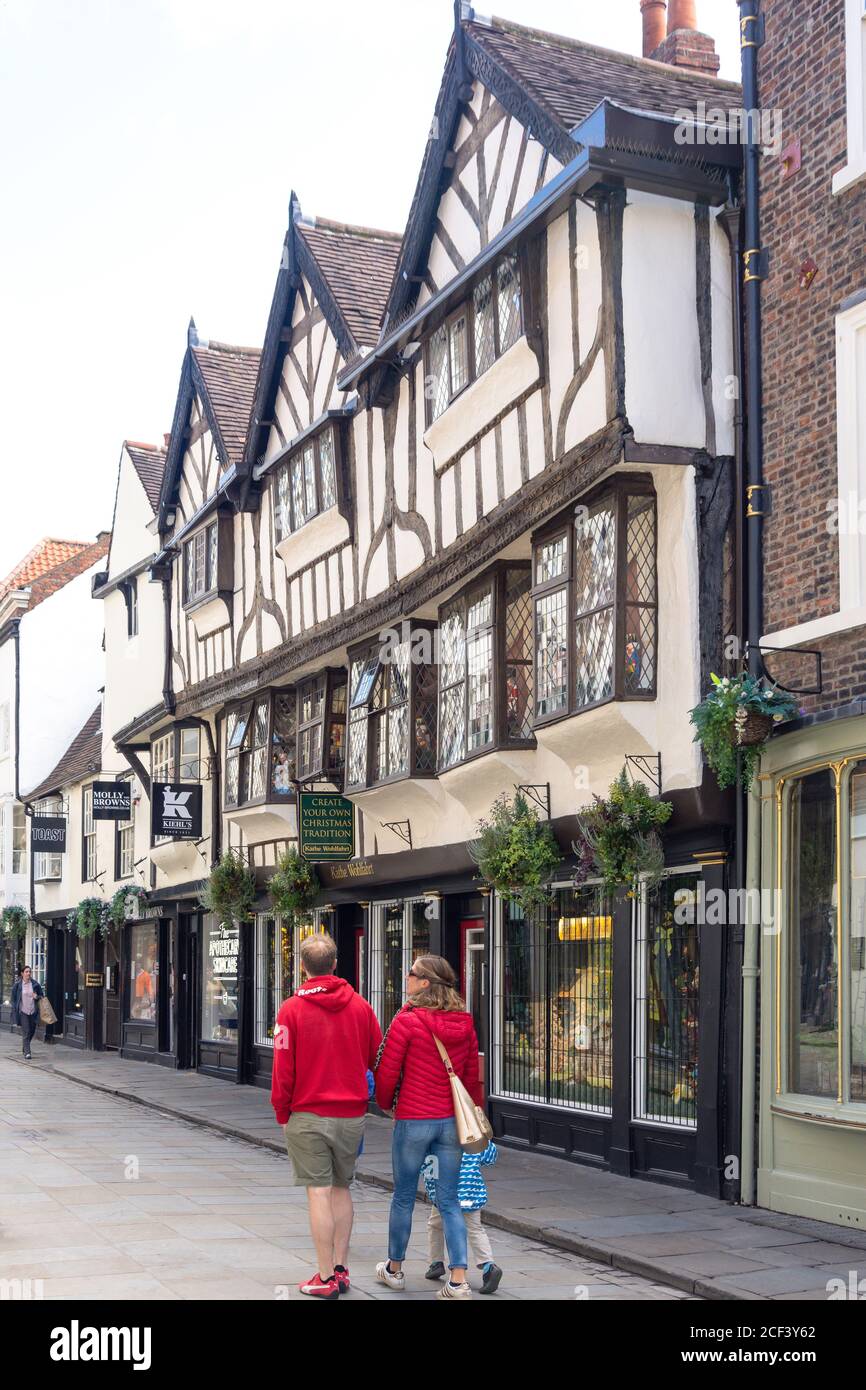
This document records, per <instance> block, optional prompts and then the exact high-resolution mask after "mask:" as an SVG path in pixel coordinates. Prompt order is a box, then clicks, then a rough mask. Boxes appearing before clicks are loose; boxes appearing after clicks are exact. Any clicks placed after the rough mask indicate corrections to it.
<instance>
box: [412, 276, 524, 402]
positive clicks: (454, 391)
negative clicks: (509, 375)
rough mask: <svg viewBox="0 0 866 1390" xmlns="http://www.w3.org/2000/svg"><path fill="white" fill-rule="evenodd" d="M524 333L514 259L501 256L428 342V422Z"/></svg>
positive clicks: (518, 283)
mask: <svg viewBox="0 0 866 1390" xmlns="http://www.w3.org/2000/svg"><path fill="white" fill-rule="evenodd" d="M522 331H523V327H522V320H521V303H520V272H519V269H518V264H517V257H516V256H513V255H508V256H503V257H502V258H501V259H500V260H498V261H497V262H496V264H495V265H494V267H493V269H492V270H491V271H490V273H489V274H488V275H485V277H484V279H483V280H479V282H478V284H477V285H476V286H475V288H474V290H473V291H472V295H471V297H470V299H469V300H468V301H467V302H466V303H465V304H462V305H461V306H460V308H459V309H457V310H456V311H455V312H454V313H453V314H451V315H450V317H449V318H447V319H446V320H445V322H444V323H443V324H440V326H439V327H438V328H437V329H436V331H435V332H434V333H432V334H431V335H430V338H429V340H428V343H427V361H426V391H425V394H426V399H427V423H428V424H432V423H433V421H434V420H437V419H438V418H439V416H440V415H441V414H442V413H443V411H445V410H447V408H448V406H449V405H450V404H451V402H452V400H454V398H455V396H459V394H460V392H461V391H462V390H463V388H464V387H465V386H468V384H469V383H470V382H471V381H474V380H475V379H476V378H477V377H479V376H481V375H482V374H483V373H484V372H486V371H487V369H488V368H489V367H492V366H493V363H494V362H495V361H496V359H497V358H498V357H501V356H502V354H503V353H504V352H507V351H508V349H509V348H510V347H511V346H512V344H514V343H516V342H517V339H518V338H519V337H520V334H521V332H522Z"/></svg>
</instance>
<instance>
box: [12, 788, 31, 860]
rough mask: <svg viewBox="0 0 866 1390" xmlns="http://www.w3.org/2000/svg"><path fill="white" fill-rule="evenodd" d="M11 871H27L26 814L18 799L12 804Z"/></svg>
mask: <svg viewBox="0 0 866 1390" xmlns="http://www.w3.org/2000/svg"><path fill="white" fill-rule="evenodd" d="M12 872H13V874H26V872H27V816H26V814H25V811H24V807H23V806H22V805H21V803H20V801H16V802H14V803H13V806H12Z"/></svg>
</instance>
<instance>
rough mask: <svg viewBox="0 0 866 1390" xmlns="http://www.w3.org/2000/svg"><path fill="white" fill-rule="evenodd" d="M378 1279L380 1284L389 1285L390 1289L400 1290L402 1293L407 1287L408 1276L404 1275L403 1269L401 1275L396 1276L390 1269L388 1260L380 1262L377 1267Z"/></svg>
mask: <svg viewBox="0 0 866 1390" xmlns="http://www.w3.org/2000/svg"><path fill="white" fill-rule="evenodd" d="M376 1278H377V1279H378V1280H379V1283H380V1284H387V1285H388V1288H389V1289H398V1290H399V1292H400V1293H402V1292H403V1290H404V1289H405V1287H406V1275H405V1274H404V1273H403V1271H402V1269H401V1270H400V1273H399V1274H394V1273H393V1272H392V1271H391V1270H390V1269H389V1268H388V1261H387V1260H380V1261H379V1263H378V1264H377V1265H376Z"/></svg>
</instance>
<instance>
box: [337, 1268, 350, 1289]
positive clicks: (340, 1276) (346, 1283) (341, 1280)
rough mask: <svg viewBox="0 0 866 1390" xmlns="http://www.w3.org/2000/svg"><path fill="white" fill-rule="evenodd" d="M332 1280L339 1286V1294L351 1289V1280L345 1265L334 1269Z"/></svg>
mask: <svg viewBox="0 0 866 1390" xmlns="http://www.w3.org/2000/svg"><path fill="white" fill-rule="evenodd" d="M334 1278H335V1279H336V1281H337V1283H338V1284H339V1285H340V1293H348V1292H349V1289H350V1288H351V1287H352V1284H351V1280H350V1279H349V1271H348V1269H347V1268H346V1266H345V1265H337V1267H336V1269H335V1270H334Z"/></svg>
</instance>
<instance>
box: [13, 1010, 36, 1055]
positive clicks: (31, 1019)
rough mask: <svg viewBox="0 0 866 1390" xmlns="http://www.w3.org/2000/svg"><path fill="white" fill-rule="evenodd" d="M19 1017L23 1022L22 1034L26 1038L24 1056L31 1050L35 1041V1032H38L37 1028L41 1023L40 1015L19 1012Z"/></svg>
mask: <svg viewBox="0 0 866 1390" xmlns="http://www.w3.org/2000/svg"><path fill="white" fill-rule="evenodd" d="M18 1018H19V1020H20V1022H21V1036H22V1037H23V1039H24V1046H23V1047H22V1049H21V1050H22V1052H23V1053H24V1056H25V1057H26V1056H27V1054H28V1053H29V1051H30V1044H31V1042H32V1041H33V1034H34V1033H35V1032H36V1028H37V1025H38V1023H39V1015H38V1014H37V1013H32V1014H19V1015H18Z"/></svg>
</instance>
